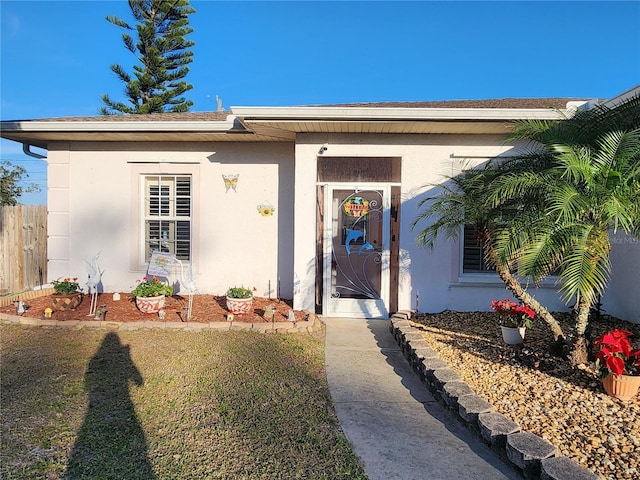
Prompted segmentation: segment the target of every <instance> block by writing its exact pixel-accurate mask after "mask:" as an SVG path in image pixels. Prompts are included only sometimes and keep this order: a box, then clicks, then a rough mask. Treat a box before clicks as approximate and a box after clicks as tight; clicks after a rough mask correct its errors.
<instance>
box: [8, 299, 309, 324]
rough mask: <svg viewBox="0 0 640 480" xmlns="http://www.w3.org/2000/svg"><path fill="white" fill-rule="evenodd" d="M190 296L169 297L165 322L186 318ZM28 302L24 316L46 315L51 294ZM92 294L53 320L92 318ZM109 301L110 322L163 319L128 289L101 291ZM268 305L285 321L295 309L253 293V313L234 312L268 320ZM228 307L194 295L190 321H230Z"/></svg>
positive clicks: (300, 316) (299, 317) (299, 316)
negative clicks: (145, 310) (116, 296)
mask: <svg viewBox="0 0 640 480" xmlns="http://www.w3.org/2000/svg"><path fill="white" fill-rule="evenodd" d="M188 301H189V297H187V296H186V295H185V296H180V295H176V296H173V297H167V299H166V301H165V306H164V312H165V318H164V321H165V322H180V321H185V320H186V308H187V305H188ZM25 303H26V304H27V306H28V309H27V312H26V313H25V314H24V316H25V317H30V318H41V319H44V318H45V316H44V310H45V309H46V308H47V307H51V299H50V296H43V297H39V298H34V299H31V300H27V301H25ZM90 304H91V297H89V296H88V295H85V296H84V298H83V300H82V303H81V304H80V306H79V307H78V308H76V309H75V310H68V311H64V312H53V315H52V317H51V318H52V319H54V320H90V319H92V318H93V317H92V316H91V315H89V307H90ZM102 305H106V307H107V314H106V320H107V321H111V322H144V321H147V320H160V319H159V317H158V314H157V313H142V312H141V311H140V310H138V309H137V307H136V304H135V302H134V301H133V300H132V299H131V295H129V294H128V293H121V294H120V300H118V301H114V300H113V293H102V294H100V295H98V308H100V307H101V306H102ZM267 305H272V306H273V311H274V312H275V316H274V319H273V321H274V322H286V321H287V320H288V317H289V310H292V306H291V305H292V304H291V301H290V300H278V299H273V298H272V299H269V298H261V297H254V299H253V308H252V310H251V312H250V313H247V314H245V315H234V318H233V321H234V322H247V323H265V322H267V323H269V322H271V319H269V320H265V318H264V317H263V315H264V309H265V307H266V306H267ZM0 312H2V313H9V314H15V313H16V310H15V307H14V306H13V305H9V306H7V307H0ZM227 313H228V311H227V307H226V299H225V297H224V296H221V297H218V296H214V295H194V296H193V308H192V310H191V318H190V319H189V321H190V322H200V323H208V322H225V321H227ZM294 315H295V317H296V321H298V322H301V321H304V320H306V316H307V314H306V313H305V312H302V311H294Z"/></svg>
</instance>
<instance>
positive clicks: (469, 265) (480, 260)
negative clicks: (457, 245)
mask: <svg viewBox="0 0 640 480" xmlns="http://www.w3.org/2000/svg"><path fill="white" fill-rule="evenodd" d="M463 240H464V241H463V245H462V258H463V260H462V273H493V272H495V268H493V267H489V266H487V264H486V262H485V260H484V254H483V252H482V247H481V246H480V244H479V243H478V240H477V239H476V231H475V228H473V227H472V226H471V225H465V226H464V235H463Z"/></svg>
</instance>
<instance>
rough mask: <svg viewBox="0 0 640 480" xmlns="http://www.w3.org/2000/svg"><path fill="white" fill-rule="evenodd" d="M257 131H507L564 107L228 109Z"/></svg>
mask: <svg viewBox="0 0 640 480" xmlns="http://www.w3.org/2000/svg"><path fill="white" fill-rule="evenodd" d="M231 110H232V111H233V113H234V115H235V116H236V117H237V118H238V119H239V120H240V121H241V122H242V123H243V124H244V125H245V126H246V127H247V128H249V129H251V130H252V131H253V132H254V133H256V134H267V133H269V132H271V133H273V132H274V131H283V132H291V133H312V132H322V133H390V134H407V133H409V134H420V133H422V134H425V133H426V134H505V133H508V132H509V131H510V130H511V128H512V123H513V122H514V121H515V120H523V119H537V120H560V119H562V118H566V116H567V115H569V111H568V110H554V109H540V108H536V109H514V108H503V109H495V108H397V107H393V108H379V107H348V108H345V107H232V108H231Z"/></svg>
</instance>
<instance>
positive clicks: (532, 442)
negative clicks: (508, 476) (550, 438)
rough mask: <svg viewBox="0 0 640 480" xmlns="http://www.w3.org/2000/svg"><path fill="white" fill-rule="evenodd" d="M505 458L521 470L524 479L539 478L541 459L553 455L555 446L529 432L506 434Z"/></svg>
mask: <svg viewBox="0 0 640 480" xmlns="http://www.w3.org/2000/svg"><path fill="white" fill-rule="evenodd" d="M506 451H507V458H508V459H509V460H510V461H511V462H512V463H513V464H514V465H515V466H517V467H518V468H520V469H521V470H522V473H523V474H524V477H525V478H526V479H538V478H540V471H541V463H540V462H541V460H542V459H545V458H551V457H555V456H556V454H557V448H556V447H555V446H553V445H551V444H550V443H549V442H547V441H545V440H543V439H542V438H540V437H538V436H537V435H534V434H533V433H529V432H519V433H513V434H511V435H508V436H507V448H506Z"/></svg>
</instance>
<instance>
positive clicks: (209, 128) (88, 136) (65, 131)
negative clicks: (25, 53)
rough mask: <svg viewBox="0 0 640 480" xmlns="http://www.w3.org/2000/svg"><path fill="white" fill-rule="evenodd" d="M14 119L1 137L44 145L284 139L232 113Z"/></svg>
mask: <svg viewBox="0 0 640 480" xmlns="http://www.w3.org/2000/svg"><path fill="white" fill-rule="evenodd" d="M99 118H102V119H100V120H98V119H96V120H91V119H88V120H84V119H82V120H76V119H64V118H60V119H52V120H24V121H23V120H16V121H4V122H0V132H1V133H0V135H1V136H2V138H6V139H8V140H14V141H16V142H20V143H24V144H29V145H33V146H35V147H40V148H47V144H48V143H51V142H57V141H59V142H71V141H77V142H94V141H95V142H129V141H131V142H134V141H135V142H194V141H195V142H211V141H216V142H219V141H236V142H247V141H283V139H282V138H281V137H272V136H260V135H256V134H255V133H253V132H251V131H249V130H247V129H246V128H245V127H244V126H243V125H242V124H241V123H240V122H239V121H238V120H237V118H236V117H235V116H233V115H229V116H228V117H227V119H226V120H223V121H203V120H189V121H176V120H171V121H158V120H154V121H140V120H121V119H119V120H115V119H114V120H109V119H104V117H99Z"/></svg>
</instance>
